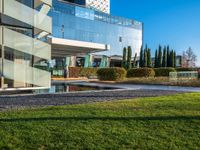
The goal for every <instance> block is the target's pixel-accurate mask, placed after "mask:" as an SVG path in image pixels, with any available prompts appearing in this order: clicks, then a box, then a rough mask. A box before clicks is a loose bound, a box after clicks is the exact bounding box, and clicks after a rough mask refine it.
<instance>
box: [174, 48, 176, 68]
mask: <svg viewBox="0 0 200 150" xmlns="http://www.w3.org/2000/svg"><path fill="white" fill-rule="evenodd" d="M174 68H176V51H174Z"/></svg>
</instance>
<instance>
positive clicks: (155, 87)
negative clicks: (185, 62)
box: [72, 82, 200, 92]
mask: <svg viewBox="0 0 200 150" xmlns="http://www.w3.org/2000/svg"><path fill="white" fill-rule="evenodd" d="M72 84H73V85H80V83H78V82H74V83H72ZM81 85H84V86H98V87H113V88H118V89H129V90H148V89H151V90H165V91H178V92H200V87H184V86H166V85H139V84H105V83H94V82H81Z"/></svg>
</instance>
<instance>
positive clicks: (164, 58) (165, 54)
mask: <svg viewBox="0 0 200 150" xmlns="http://www.w3.org/2000/svg"><path fill="white" fill-rule="evenodd" d="M162 67H167V48H166V46H165V47H164V49H163V59H162Z"/></svg>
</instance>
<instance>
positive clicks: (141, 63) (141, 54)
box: [139, 46, 143, 67]
mask: <svg viewBox="0 0 200 150" xmlns="http://www.w3.org/2000/svg"><path fill="white" fill-rule="evenodd" d="M139 66H140V67H143V46H141V48H140V61H139Z"/></svg>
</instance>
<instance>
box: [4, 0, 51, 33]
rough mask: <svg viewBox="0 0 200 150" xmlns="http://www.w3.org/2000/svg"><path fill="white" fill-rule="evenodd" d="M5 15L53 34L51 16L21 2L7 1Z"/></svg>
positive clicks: (5, 2)
mask: <svg viewBox="0 0 200 150" xmlns="http://www.w3.org/2000/svg"><path fill="white" fill-rule="evenodd" d="M3 13H4V14H5V15H7V16H10V17H12V18H14V19H17V20H19V21H22V22H24V23H27V24H29V25H31V26H34V27H36V28H38V29H40V30H43V31H46V32H48V33H52V26H51V25H52V19H51V18H50V17H49V16H47V15H45V14H43V13H41V12H38V11H37V10H34V9H32V8H30V7H28V6H26V5H23V4H22V3H20V2H17V1H15V0H5V1H4V12H3Z"/></svg>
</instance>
